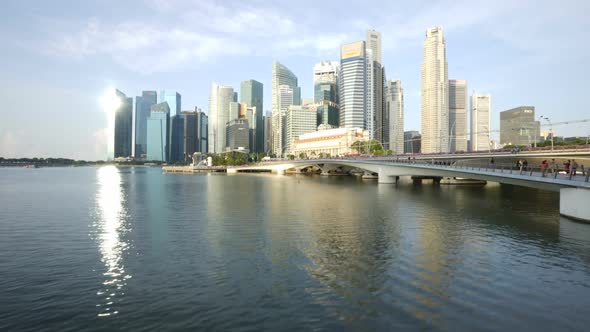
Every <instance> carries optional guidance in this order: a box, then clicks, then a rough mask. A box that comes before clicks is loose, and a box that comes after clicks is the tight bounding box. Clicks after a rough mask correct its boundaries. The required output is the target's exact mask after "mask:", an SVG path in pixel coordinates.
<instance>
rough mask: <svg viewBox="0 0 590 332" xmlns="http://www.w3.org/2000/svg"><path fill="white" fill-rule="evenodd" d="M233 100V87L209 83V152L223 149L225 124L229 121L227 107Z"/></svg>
mask: <svg viewBox="0 0 590 332" xmlns="http://www.w3.org/2000/svg"><path fill="white" fill-rule="evenodd" d="M233 101H234V89H233V88H232V87H231V86H225V85H219V84H217V83H212V84H211V90H210V91H209V153H222V152H224V151H225V146H226V141H225V133H226V128H225V127H226V126H225V125H226V123H227V122H228V121H229V107H230V103H231V102H233Z"/></svg>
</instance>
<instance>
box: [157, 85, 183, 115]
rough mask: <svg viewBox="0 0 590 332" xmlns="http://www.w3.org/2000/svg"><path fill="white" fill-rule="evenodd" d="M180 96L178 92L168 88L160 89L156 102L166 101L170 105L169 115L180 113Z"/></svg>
mask: <svg viewBox="0 0 590 332" xmlns="http://www.w3.org/2000/svg"><path fill="white" fill-rule="evenodd" d="M181 101H182V97H181V96H180V93H178V92H176V91H170V90H162V91H160V96H159V98H158V103H163V102H167V103H168V106H169V107H170V117H173V116H175V115H179V114H180V109H181Z"/></svg>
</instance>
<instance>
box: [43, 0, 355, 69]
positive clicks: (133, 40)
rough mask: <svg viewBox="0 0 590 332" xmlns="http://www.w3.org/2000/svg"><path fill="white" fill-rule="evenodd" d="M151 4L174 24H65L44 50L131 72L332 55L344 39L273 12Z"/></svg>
mask: <svg viewBox="0 0 590 332" xmlns="http://www.w3.org/2000/svg"><path fill="white" fill-rule="evenodd" d="M149 4H150V5H152V7H153V9H154V10H156V11H158V12H157V15H154V17H160V16H162V17H164V18H169V17H170V16H171V15H174V17H175V18H177V19H176V20H173V21H174V23H173V24H169V22H167V21H166V20H159V21H158V20H156V19H154V20H144V21H142V22H137V21H129V22H121V23H115V24H107V23H105V22H103V21H101V20H99V19H97V18H93V19H90V20H89V21H87V22H67V23H66V24H65V25H66V26H68V25H69V26H70V27H69V28H68V29H67V31H61V32H59V33H57V34H54V35H52V36H50V38H49V42H48V43H46V44H45V52H46V53H49V54H51V55H54V56H58V57H64V56H65V57H69V58H73V59H83V58H85V57H89V56H108V57H110V58H111V59H113V60H114V61H115V62H117V63H119V64H120V65H122V66H124V67H126V68H128V69H131V70H133V71H137V72H143V73H152V72H163V71H168V70H173V69H176V68H179V67H182V66H187V65H190V64H201V63H205V62H208V61H213V60H215V59H218V58H220V57H224V56H232V55H240V56H263V55H268V54H271V55H274V56H281V55H309V54H312V55H322V54H326V53H333V52H334V49H337V48H338V45H339V44H340V43H342V42H343V41H344V40H345V38H346V35H344V34H342V33H337V34H330V33H316V32H314V31H312V29H311V27H307V26H306V25H304V24H302V23H300V22H297V21H295V20H293V19H292V18H290V17H288V16H286V15H284V14H281V13H279V12H278V11H276V10H274V9H265V8H253V7H248V6H242V7H240V8H236V7H235V6H232V7H231V8H230V7H224V6H221V5H216V4H214V3H208V2H196V3H184V4H182V2H180V3H179V2H173V1H165V0H156V1H150V2H149ZM181 5H182V6H181ZM184 5H186V7H184ZM80 25H81V26H80Z"/></svg>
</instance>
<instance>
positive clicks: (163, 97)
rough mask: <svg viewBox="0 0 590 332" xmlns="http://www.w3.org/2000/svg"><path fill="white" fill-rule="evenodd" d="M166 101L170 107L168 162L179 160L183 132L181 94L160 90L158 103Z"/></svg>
mask: <svg viewBox="0 0 590 332" xmlns="http://www.w3.org/2000/svg"><path fill="white" fill-rule="evenodd" d="M163 102H166V103H168V107H170V123H169V125H170V128H168V136H169V138H168V142H169V143H170V146H169V147H168V160H167V161H169V162H174V161H180V160H181V156H182V151H183V147H182V139H183V135H184V133H183V132H182V130H183V128H184V125H183V123H182V121H183V120H182V118H181V114H180V112H181V111H180V110H181V106H182V103H181V96H180V93H178V92H176V91H171V90H162V91H160V95H159V99H158V103H163Z"/></svg>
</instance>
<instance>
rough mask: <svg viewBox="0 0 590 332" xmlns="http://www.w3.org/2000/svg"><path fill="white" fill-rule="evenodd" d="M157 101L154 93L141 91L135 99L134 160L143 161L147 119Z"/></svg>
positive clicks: (145, 147)
mask: <svg viewBox="0 0 590 332" xmlns="http://www.w3.org/2000/svg"><path fill="white" fill-rule="evenodd" d="M157 101H158V93H157V92H156V91H142V92H141V96H137V97H135V158H136V159H144V158H145V157H146V153H147V119H148V118H149V116H150V111H151V109H152V106H153V105H155V104H156V103H157Z"/></svg>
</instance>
